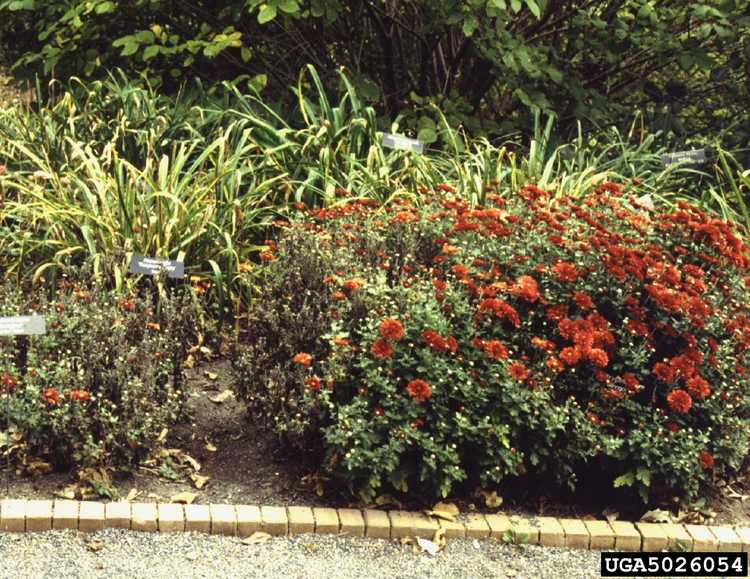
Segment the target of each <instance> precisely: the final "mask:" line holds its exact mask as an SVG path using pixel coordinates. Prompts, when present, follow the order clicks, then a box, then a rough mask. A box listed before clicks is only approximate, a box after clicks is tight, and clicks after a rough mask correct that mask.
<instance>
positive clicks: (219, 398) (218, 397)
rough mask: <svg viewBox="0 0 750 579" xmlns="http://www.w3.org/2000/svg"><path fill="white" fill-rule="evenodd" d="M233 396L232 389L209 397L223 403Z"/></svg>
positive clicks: (216, 402) (214, 401)
mask: <svg viewBox="0 0 750 579" xmlns="http://www.w3.org/2000/svg"><path fill="white" fill-rule="evenodd" d="M232 396H233V394H232V391H231V390H224V391H223V392H221V393H220V394H217V395H216V396H213V397H211V398H209V400H210V401H211V402H213V403H214V404H221V403H222V402H226V401H227V400H229V399H230V398H231V397H232Z"/></svg>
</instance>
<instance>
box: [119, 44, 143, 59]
mask: <svg viewBox="0 0 750 579" xmlns="http://www.w3.org/2000/svg"><path fill="white" fill-rule="evenodd" d="M139 46H140V45H139V44H138V43H136V42H128V43H127V44H126V45H125V46H124V47H123V49H122V52H120V56H130V55H131V54H135V53H136V52H138V47H139Z"/></svg>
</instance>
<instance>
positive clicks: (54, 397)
mask: <svg viewBox="0 0 750 579" xmlns="http://www.w3.org/2000/svg"><path fill="white" fill-rule="evenodd" d="M42 396H44V400H45V401H46V402H47V404H49V405H51V406H54V405H55V404H57V403H58V402H60V393H59V392H58V391H57V390H55V389H54V388H45V389H44V390H43V391H42Z"/></svg>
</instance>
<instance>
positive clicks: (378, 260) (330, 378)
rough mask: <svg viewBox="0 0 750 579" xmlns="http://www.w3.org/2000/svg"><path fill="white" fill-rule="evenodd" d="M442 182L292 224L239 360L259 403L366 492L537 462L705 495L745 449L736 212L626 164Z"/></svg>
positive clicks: (501, 472) (746, 256) (743, 293)
mask: <svg viewBox="0 0 750 579" xmlns="http://www.w3.org/2000/svg"><path fill="white" fill-rule="evenodd" d="M429 195H430V196H431V198H432V199H433V201H430V202H426V203H425V204H424V205H423V206H422V207H419V208H418V207H415V206H413V205H412V204H410V203H409V202H406V201H403V202H400V203H396V204H393V205H390V206H386V207H375V206H373V204H372V203H371V202H362V201H351V202H349V203H347V204H343V205H340V206H338V207H334V208H328V209H313V210H310V211H309V213H308V214H307V215H306V216H305V217H304V218H302V219H299V220H297V221H295V222H293V223H291V224H287V225H286V226H284V227H283V229H282V234H281V235H280V239H279V243H278V245H277V246H276V249H275V252H274V256H273V257H274V259H273V260H272V261H268V262H267V265H266V269H265V274H264V275H265V278H264V279H263V284H262V285H263V287H264V294H263V299H262V300H260V301H259V305H258V307H257V308H256V310H255V311H253V312H251V323H250V327H251V331H250V334H249V335H248V337H247V343H246V345H245V346H244V347H243V350H242V351H241V353H240V356H239V357H238V361H237V363H236V366H237V370H238V389H239V392H240V394H241V395H243V396H244V397H245V399H246V400H247V401H248V403H249V405H250V409H251V411H253V412H254V416H255V417H256V418H259V419H260V420H261V421H262V422H264V423H265V424H267V425H268V426H269V427H271V428H274V429H275V430H276V432H278V433H279V434H281V435H282V437H283V438H284V439H285V440H286V441H287V442H290V443H291V444H293V445H296V446H297V448H299V449H303V450H305V451H308V452H311V454H310V455H309V456H313V457H317V459H318V460H319V464H320V465H322V468H323V469H324V470H325V471H327V472H328V473H329V474H330V475H332V476H336V477H340V478H341V479H343V480H344V481H345V482H346V483H348V484H349V485H350V486H351V487H352V488H353V489H356V490H358V491H360V492H361V493H362V494H363V496H366V497H372V496H373V495H374V494H375V493H378V492H383V491H385V490H392V489H397V490H400V491H413V492H415V493H416V492H420V493H422V494H423V495H424V493H430V494H434V495H438V496H445V495H447V494H448V493H450V492H452V491H453V490H454V489H455V488H456V487H457V486H463V487H467V486H468V488H476V487H480V488H493V487H494V488H496V487H499V486H500V485H501V484H503V482H505V481H507V480H509V479H511V478H513V477H518V476H522V475H526V476H532V477H546V479H552V480H554V481H556V483H557V484H559V485H561V486H568V487H570V488H574V487H575V486H576V485H577V484H579V483H580V482H585V478H586V477H593V476H597V477H599V478H601V477H605V478H608V479H609V482H610V483H611V484H613V485H614V486H615V487H632V488H633V489H635V490H637V491H638V492H639V493H640V495H641V497H642V498H643V499H644V500H647V499H648V498H649V497H658V496H662V495H663V494H664V493H679V494H681V495H683V496H685V497H687V498H692V497H695V496H696V494H697V493H698V492H699V490H700V489H701V488H702V487H703V486H704V485H705V484H706V483H709V482H710V481H712V480H715V479H719V478H726V477H728V476H730V475H731V474H732V473H733V472H736V471H737V470H738V469H739V468H740V467H741V465H742V463H743V461H744V460H745V459H746V457H747V454H748V435H747V432H748V427H750V392H749V388H750V379H749V378H748V368H749V367H750V305H749V299H748V298H749V297H750V271H749V270H750V251H749V250H748V247H747V246H745V245H744V243H743V242H742V241H741V239H740V238H739V237H738V236H737V234H736V233H734V232H733V229H732V226H731V225H730V224H727V223H725V222H722V221H719V220H718V219H716V218H714V217H713V216H711V215H707V214H705V213H702V212H701V211H699V210H697V209H696V208H694V207H692V206H689V205H687V204H685V203H680V204H678V206H677V207H676V208H674V209H673V210H657V211H653V210H649V209H647V208H645V207H641V206H640V205H638V203H637V202H636V201H635V200H634V197H633V195H632V194H631V192H629V191H627V190H624V189H623V187H621V186H619V185H617V184H613V183H606V184H604V185H602V186H601V187H599V188H598V189H597V190H596V191H594V192H591V193H590V194H589V195H587V196H585V197H583V198H581V199H573V198H567V197H555V196H552V195H551V194H550V193H548V192H546V191H543V190H541V189H539V188H537V187H534V186H527V187H524V188H523V189H522V190H521V191H520V192H519V193H517V194H514V195H513V196H511V197H510V198H508V199H503V198H500V197H499V196H495V195H489V196H488V199H489V202H488V204H487V205H486V206H481V207H474V208H471V207H469V206H468V205H467V204H466V203H465V202H463V201H462V200H460V199H459V198H457V197H456V196H454V195H453V191H452V190H451V189H450V187H443V188H442V190H441V191H437V192H434V193H432V192H431V193H429ZM281 225H283V224H280V226H281ZM353 279H356V280H357V283H356V284H351V283H350V281H351V280H353ZM279 312H281V313H279Z"/></svg>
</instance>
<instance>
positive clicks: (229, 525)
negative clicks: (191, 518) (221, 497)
mask: <svg viewBox="0 0 750 579" xmlns="http://www.w3.org/2000/svg"><path fill="white" fill-rule="evenodd" d="M208 510H209V512H210V513H211V534H212V535H228V536H230V537H233V536H235V535H236V534H237V511H236V510H235V508H234V505H208Z"/></svg>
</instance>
